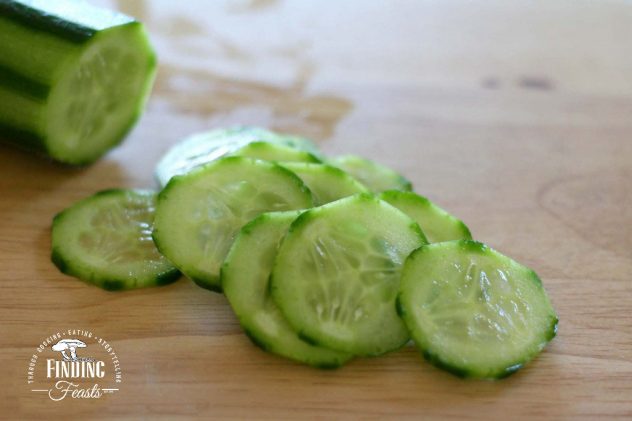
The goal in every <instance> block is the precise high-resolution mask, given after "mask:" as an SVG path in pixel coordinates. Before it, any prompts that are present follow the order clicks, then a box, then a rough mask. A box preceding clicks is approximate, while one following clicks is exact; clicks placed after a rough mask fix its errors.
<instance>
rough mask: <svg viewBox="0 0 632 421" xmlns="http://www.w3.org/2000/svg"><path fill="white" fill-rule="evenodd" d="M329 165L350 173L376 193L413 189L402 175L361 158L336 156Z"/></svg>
mask: <svg viewBox="0 0 632 421" xmlns="http://www.w3.org/2000/svg"><path fill="white" fill-rule="evenodd" d="M327 163H328V164H330V165H333V166H336V167H338V168H341V169H342V170H344V171H346V172H348V173H349V174H351V175H352V176H353V177H355V178H356V179H358V181H360V182H361V183H362V184H364V185H365V186H367V187H368V188H369V189H370V190H371V191H373V192H375V193H380V192H383V191H386V190H403V191H410V190H412V189H413V185H412V183H411V182H410V181H408V180H407V179H406V178H404V176H402V175H401V174H399V173H397V172H395V171H394V170H392V169H390V168H388V167H386V166H384V165H380V164H378V163H376V162H373V161H371V160H368V159H365V158H361V157H359V156H355V155H342V156H336V157H333V158H331V159H329V161H328V162H327Z"/></svg>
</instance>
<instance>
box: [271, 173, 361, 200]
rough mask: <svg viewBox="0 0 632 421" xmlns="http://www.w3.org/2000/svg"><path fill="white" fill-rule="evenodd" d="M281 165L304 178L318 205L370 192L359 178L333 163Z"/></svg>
mask: <svg viewBox="0 0 632 421" xmlns="http://www.w3.org/2000/svg"><path fill="white" fill-rule="evenodd" d="M281 165H283V166H284V167H285V168H287V169H288V170H290V171H292V172H293V173H294V174H296V175H298V176H299V177H300V178H301V180H303V182H304V183H305V184H306V185H307V187H308V188H309V189H310V191H311V192H312V196H313V197H314V204H315V205H316V206H320V205H324V204H325V203H329V202H333V201H335V200H338V199H342V198H343V197H347V196H352V195H354V194H357V193H368V192H369V190H368V189H367V188H366V187H365V186H364V185H363V184H362V183H360V182H359V181H358V180H356V179H355V178H353V177H351V176H350V175H349V174H347V173H346V172H344V171H343V170H341V169H340V168H336V167H332V166H331V165H326V164H309V163H297V162H284V163H282V164H281Z"/></svg>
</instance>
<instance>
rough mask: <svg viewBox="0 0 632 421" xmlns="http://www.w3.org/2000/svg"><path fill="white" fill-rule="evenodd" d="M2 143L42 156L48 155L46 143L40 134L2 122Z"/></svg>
mask: <svg viewBox="0 0 632 421" xmlns="http://www.w3.org/2000/svg"><path fill="white" fill-rule="evenodd" d="M0 141H2V142H3V143H7V144H10V145H11V146H15V147H17V148H19V149H22V150H24V151H27V152H34V153H36V154H38V155H40V156H45V155H46V153H47V149H46V141H45V140H44V138H42V136H40V135H39V134H37V133H35V132H32V131H29V130H24V129H20V128H17V127H13V126H11V125H9V124H7V123H3V122H2V121H0Z"/></svg>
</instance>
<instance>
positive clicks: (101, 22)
mask: <svg viewBox="0 0 632 421" xmlns="http://www.w3.org/2000/svg"><path fill="white" fill-rule="evenodd" d="M123 27H127V28H129V30H130V31H139V32H142V31H144V30H143V25H142V23H140V22H138V21H136V20H135V19H133V18H131V17H129V16H126V15H123V14H120V13H115V12H111V11H109V10H106V9H102V8H98V7H95V6H92V5H89V4H87V3H86V4H84V3H82V2H76V1H72V0H55V1H48V0H2V1H0V34H2V37H1V38H0V142H2V143H6V144H9V145H11V146H14V147H17V148H19V149H22V150H24V151H26V152H31V153H34V154H35V155H39V156H41V157H45V158H48V159H51V160H54V161H58V162H61V163H64V164H69V165H76V166H84V165H88V164H91V163H93V162H94V161H96V160H97V159H98V158H100V157H101V156H102V155H103V154H104V153H106V152H107V151H108V150H110V149H112V148H114V147H116V146H118V145H119V144H120V143H121V142H122V141H123V139H124V138H125V136H126V135H127V134H128V133H129V132H130V130H131V129H132V127H133V126H134V125H135V124H136V122H137V121H138V119H139V117H140V115H141V114H142V109H143V108H144V101H142V102H141V103H139V104H138V109H137V110H136V112H135V113H134V114H129V115H128V114H126V115H128V116H129V118H128V119H126V124H124V125H121V126H119V127H118V128H117V130H113V131H112V133H111V134H108V138H109V141H108V142H107V145H103V146H101V147H99V150H98V151H96V152H95V153H94V154H92V153H91V154H89V155H86V156H83V157H73V158H69V157H65V156H63V154H58V153H55V151H54V150H53V149H52V148H51V147H50V145H49V143H50V142H49V138H50V136H49V135H48V133H47V129H46V128H45V124H44V117H45V116H46V115H47V109H48V107H49V106H50V104H49V103H50V98H51V92H52V90H53V87H54V86H55V84H56V82H57V80H58V79H59V78H60V77H62V76H63V74H64V73H63V69H65V68H67V66H68V63H69V62H72V61H74V60H76V59H78V57H79V56H80V55H81V53H82V51H84V49H86V48H87V47H88V46H89V45H90V43H91V41H92V40H93V39H95V38H96V37H98V36H99V34H100V33H102V32H103V31H105V30H108V29H111V28H123ZM18 39H19V40H20V43H26V44H28V45H29V48H28V49H26V48H22V49H19V48H15V47H11V45H12V44H13V43H14V42H15V41H16V40H18ZM51 46H53V47H51ZM146 47H147V48H146V51H144V52H143V54H147V56H148V61H147V62H144V63H145V66H146V69H147V71H148V73H147V80H148V83H147V85H146V86H145V88H143V92H144V93H143V95H146V93H147V92H148V91H149V89H150V88H151V85H152V84H153V79H154V77H155V70H156V68H157V59H156V55H155V53H154V52H153V50H152V49H151V47H150V46H149V44H148V43H147V46H146ZM33 69H35V70H33ZM16 99H17V100H20V101H21V102H22V101H25V100H28V104H21V105H19V107H20V108H18V109H17V110H18V112H19V113H20V114H22V115H24V114H28V115H29V116H30V117H24V118H21V119H20V120H21V121H17V122H16V121H15V120H14V118H12V116H11V114H14V115H13V117H15V113H12V112H11V111H9V112H8V113H7V107H9V106H10V105H11V104H13V103H14V101H15V100H16ZM133 100H134V101H135V100H136V98H134V99H133ZM2 104H6V105H5V107H3V105H2ZM13 107H15V105H13ZM84 140H85V139H84ZM103 148H105V149H103ZM60 155H62V156H60Z"/></svg>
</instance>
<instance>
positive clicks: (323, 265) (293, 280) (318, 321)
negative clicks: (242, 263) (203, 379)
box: [272, 194, 424, 356]
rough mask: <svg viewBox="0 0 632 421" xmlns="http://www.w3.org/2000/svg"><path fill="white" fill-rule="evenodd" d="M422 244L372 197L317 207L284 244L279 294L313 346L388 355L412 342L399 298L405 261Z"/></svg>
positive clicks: (406, 221) (404, 220) (275, 285)
mask: <svg viewBox="0 0 632 421" xmlns="http://www.w3.org/2000/svg"><path fill="white" fill-rule="evenodd" d="M422 244H424V241H423V239H422V236H421V232H420V228H419V225H417V223H415V222H414V221H413V220H412V219H410V218H409V217H408V216H406V215H405V214H404V213H402V212H400V211H399V210H397V209H395V208H394V207H392V206H391V205H389V204H388V203H386V202H384V201H381V200H378V199H377V198H375V197H374V196H371V195H367V194H359V195H355V196H352V197H348V198H345V199H341V200H338V201H336V202H333V203H330V204H328V205H324V206H321V207H319V208H314V209H311V210H309V211H306V212H305V213H303V214H301V216H299V217H298V218H297V219H296V220H295V221H294V222H293V223H292V226H291V228H290V231H289V233H288V234H287V236H286V237H285V239H284V240H283V242H282V243H281V246H280V248H279V251H278V254H277V257H276V262H275V265H274V269H273V272H272V296H273V298H274V301H275V302H276V304H277V305H278V306H279V308H280V309H281V311H282V313H283V314H284V316H285V317H286V319H287V320H288V322H289V323H290V325H291V326H292V327H293V328H294V329H295V330H296V331H298V332H299V334H300V335H301V337H302V338H305V339H306V340H308V341H309V342H311V343H314V344H318V345H320V346H325V347H327V348H331V349H336V350H339V351H343V352H348V353H351V354H354V355H361V356H375V355H380V354H383V353H385V352H388V351H391V350H393V349H396V348H398V347H400V346H402V345H403V344H404V343H405V342H406V341H407V340H408V338H409V336H408V332H407V330H406V327H405V326H404V323H403V322H402V320H401V319H400V318H399V317H398V316H397V312H396V311H395V310H396V309H395V297H396V295H397V290H398V287H399V277H400V272H401V267H402V264H403V262H404V260H405V259H406V256H408V254H409V253H410V252H411V251H412V250H414V249H416V248H417V247H419V246H420V245H422Z"/></svg>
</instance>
